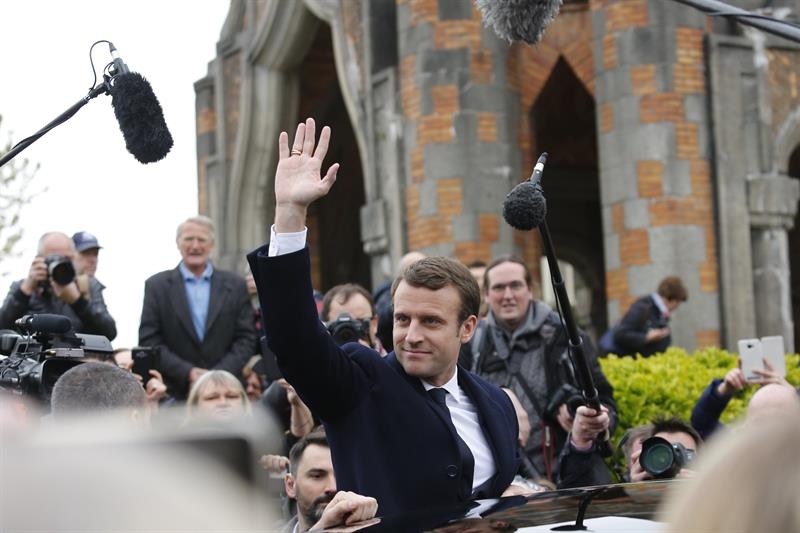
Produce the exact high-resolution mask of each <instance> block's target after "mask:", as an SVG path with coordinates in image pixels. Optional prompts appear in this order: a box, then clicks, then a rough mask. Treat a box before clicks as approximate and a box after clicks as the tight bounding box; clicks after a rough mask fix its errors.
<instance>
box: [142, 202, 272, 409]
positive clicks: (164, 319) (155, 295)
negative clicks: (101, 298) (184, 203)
mask: <svg viewBox="0 0 800 533" xmlns="http://www.w3.org/2000/svg"><path fill="white" fill-rule="evenodd" d="M177 243H178V250H179V251H180V253H181V257H182V258H183V259H182V261H181V262H180V264H179V265H178V266H177V267H176V268H174V269H172V270H166V271H164V272H159V273H158V274H156V275H154V276H152V277H150V278H149V279H148V280H147V281H146V282H145V286H144V304H143V306H142V320H141V322H140V324H139V344H140V345H141V346H160V347H161V370H162V373H163V374H164V378H165V381H166V383H167V386H168V387H169V389H170V392H171V393H172V394H173V395H174V396H175V397H176V398H179V399H182V398H185V397H186V394H187V392H188V389H189V387H190V386H191V385H192V383H194V382H195V380H197V378H199V377H200V376H201V375H202V374H204V373H205V372H206V371H208V370H210V369H216V370H227V371H228V372H230V373H232V374H233V375H235V376H238V375H239V372H240V371H241V369H242V367H243V366H244V364H245V363H246V362H247V359H248V358H249V357H250V356H252V355H253V354H254V353H256V351H257V348H256V342H257V338H256V332H255V328H254V326H253V310H252V307H251V306H250V299H249V297H248V295H247V287H246V285H245V281H244V279H243V278H242V277H241V276H238V275H237V274H234V273H232V272H226V271H224V270H219V269H216V268H214V266H213V265H212V264H211V261H210V260H209V256H210V255H211V251H212V250H213V248H214V223H213V222H212V221H211V219H210V218H208V217H204V216H196V217H191V218H189V219H187V220H186V221H184V222H183V223H182V224H181V225H180V226H178V234H177Z"/></svg>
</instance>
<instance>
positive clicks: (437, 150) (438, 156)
mask: <svg viewBox="0 0 800 533" xmlns="http://www.w3.org/2000/svg"><path fill="white" fill-rule="evenodd" d="M465 151H466V150H465V147H464V146H463V145H462V144H460V143H456V144H438V145H430V144H429V145H427V146H425V147H424V148H423V165H424V166H425V176H427V177H428V178H430V179H440V178H452V177H453V176H462V175H463V174H464V171H465V169H466V164H465V161H466V159H465Z"/></svg>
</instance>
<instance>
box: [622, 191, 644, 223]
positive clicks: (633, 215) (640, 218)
mask: <svg viewBox="0 0 800 533" xmlns="http://www.w3.org/2000/svg"><path fill="white" fill-rule="evenodd" d="M623 224H624V225H625V229H640V228H648V227H650V200H647V199H642V198H640V199H637V200H631V201H628V202H625V209H624V215H623Z"/></svg>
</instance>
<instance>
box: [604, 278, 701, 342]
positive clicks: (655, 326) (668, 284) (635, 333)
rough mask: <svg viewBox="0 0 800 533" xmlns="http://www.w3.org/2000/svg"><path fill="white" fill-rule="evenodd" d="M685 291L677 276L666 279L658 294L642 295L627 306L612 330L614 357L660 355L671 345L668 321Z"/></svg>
mask: <svg viewBox="0 0 800 533" xmlns="http://www.w3.org/2000/svg"><path fill="white" fill-rule="evenodd" d="M688 299H689V291H687V290H686V287H685V286H684V284H683V281H682V280H681V278H679V277H677V276H667V277H666V278H664V279H662V280H661V283H659V284H658V291H656V292H654V293H652V294H648V295H647V296H642V297H641V298H639V299H638V300H636V301H635V302H633V304H631V306H630V308H629V309H628V312H627V313H625V316H623V317H622V319H621V320H620V321H619V324H618V325H617V326H616V328H615V331H614V342H615V343H616V345H617V352H616V353H617V355H631V356H635V355H636V354H637V353H638V354H641V355H642V356H643V357H650V356H651V355H653V354H657V353H661V352H664V351H666V350H667V348H669V347H670V346H671V345H672V330H670V327H669V319H670V317H671V316H672V313H673V312H675V310H676V309H677V308H678V307H679V306H680V305H681V304H682V303H683V302H685V301H686V300H688Z"/></svg>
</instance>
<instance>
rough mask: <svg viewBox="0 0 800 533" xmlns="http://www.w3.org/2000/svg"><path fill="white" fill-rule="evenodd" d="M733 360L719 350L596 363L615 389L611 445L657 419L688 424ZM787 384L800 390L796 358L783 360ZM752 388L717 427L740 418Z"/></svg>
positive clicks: (799, 364)
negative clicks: (697, 405) (711, 385)
mask: <svg viewBox="0 0 800 533" xmlns="http://www.w3.org/2000/svg"><path fill="white" fill-rule="evenodd" d="M736 359H737V356H736V354H731V353H728V352H727V351H725V350H721V349H719V348H705V349H702V350H698V351H696V352H695V353H694V354H689V353H687V352H686V351H685V350H682V349H680V348H670V349H668V350H667V351H666V352H664V353H663V354H658V355H654V356H652V357H648V358H642V357H639V358H636V359H633V358H631V357H617V356H615V355H610V356H608V357H604V358H601V359H600V366H601V367H602V369H603V373H604V374H605V375H606V377H607V378H608V380H609V381H610V382H611V384H612V385H613V386H614V399H615V400H616V402H617V409H618V420H619V423H618V425H617V430H616V433H615V434H614V439H613V441H614V442H617V441H618V440H619V439H620V438H621V437H622V435H623V434H624V433H625V431H626V430H628V429H629V428H632V427H635V426H638V425H641V424H646V423H648V422H650V421H651V420H652V419H653V418H655V417H657V416H659V415H667V416H672V415H674V416H678V417H680V418H682V419H684V420H686V421H688V420H689V418H690V417H691V414H692V408H693V407H694V404H695V402H697V400H698V398H700V395H701V394H702V393H703V390H704V389H705V388H706V387H708V385H709V383H711V380H712V379H714V378H720V379H721V378H723V377H724V376H725V374H726V373H727V372H728V370H730V369H731V368H734V367H735V366H736ZM786 379H787V381H789V383H792V384H793V385H795V386H797V385H798V384H800V355H787V356H786ZM756 388H757V387H755V386H751V387H747V388H746V389H745V390H743V391H740V392H739V393H737V394H735V395H734V397H733V399H731V402H730V403H729V404H728V407H727V408H726V409H725V412H724V413H723V415H722V418H721V421H722V422H724V423H730V422H732V421H734V420H735V419H737V418H739V417H740V416H741V415H742V414H744V411H745V407H746V406H747V402H748V401H749V399H750V397H751V396H752V395H753V393H754V392H755V391H756Z"/></svg>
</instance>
